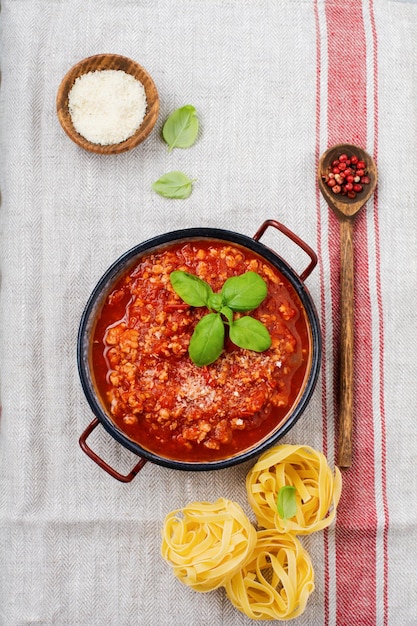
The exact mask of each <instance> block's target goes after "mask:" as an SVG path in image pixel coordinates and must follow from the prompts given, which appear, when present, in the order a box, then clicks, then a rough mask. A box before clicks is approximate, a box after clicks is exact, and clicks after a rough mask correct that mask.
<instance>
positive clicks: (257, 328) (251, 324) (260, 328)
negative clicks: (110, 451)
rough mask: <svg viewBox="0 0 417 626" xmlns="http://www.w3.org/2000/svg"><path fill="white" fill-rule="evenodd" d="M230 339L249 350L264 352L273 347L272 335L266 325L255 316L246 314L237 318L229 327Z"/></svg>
mask: <svg viewBox="0 0 417 626" xmlns="http://www.w3.org/2000/svg"><path fill="white" fill-rule="evenodd" d="M229 337H230V340H231V341H232V342H233V343H234V344H236V345H237V346H239V348H246V349H247V350H254V351H255V352H263V351H264V350H268V348H270V347H271V336H270V334H269V332H268V330H267V329H266V328H265V326H264V325H263V324H262V323H261V322H260V321H259V320H256V319H254V318H253V317H249V315H245V316H244V317H240V318H239V319H237V320H235V321H234V322H233V323H232V324H231V325H230V329H229Z"/></svg>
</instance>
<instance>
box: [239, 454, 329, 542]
mask: <svg viewBox="0 0 417 626" xmlns="http://www.w3.org/2000/svg"><path fill="white" fill-rule="evenodd" d="M287 485H290V486H293V487H295V489H296V501H297V509H296V514H295V516H294V517H292V518H291V519H282V518H281V517H280V515H279V513H278V509H277V497H278V493H279V491H280V489H281V487H284V486H287ZM341 488H342V479H341V474H340V471H339V469H338V468H337V467H336V468H335V472H334V474H333V472H332V471H331V469H330V467H329V465H328V463H327V460H326V457H325V456H324V455H323V454H322V453H321V452H318V451H317V450H314V449H313V448H310V447H309V446H302V445H288V444H283V445H279V446H276V447H274V448H271V449H270V450H269V451H267V452H266V453H265V454H263V455H262V456H261V457H260V458H259V460H258V461H257V463H256V464H255V466H254V467H253V468H252V469H251V470H250V472H249V473H248V475H247V478H246V489H247V494H248V500H249V503H250V505H251V507H252V509H253V511H254V513H255V515H256V518H257V521H258V524H259V526H261V527H263V528H273V529H277V530H278V532H282V533H293V534H298V535H307V534H309V533H312V532H314V531H317V530H321V529H322V528H325V527H326V526H329V524H330V523H331V522H332V521H333V519H334V516H335V514H336V507H337V504H338V502H339V499H340V493H341Z"/></svg>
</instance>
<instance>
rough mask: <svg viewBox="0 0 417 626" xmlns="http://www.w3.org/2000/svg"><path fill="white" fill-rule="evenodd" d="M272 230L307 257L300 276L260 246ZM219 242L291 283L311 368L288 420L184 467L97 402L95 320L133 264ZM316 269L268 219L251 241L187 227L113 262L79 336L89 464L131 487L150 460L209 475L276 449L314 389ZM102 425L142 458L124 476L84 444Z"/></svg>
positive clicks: (312, 257) (87, 310)
mask: <svg viewBox="0 0 417 626" xmlns="http://www.w3.org/2000/svg"><path fill="white" fill-rule="evenodd" d="M269 227H272V228H275V229H277V230H279V231H280V232H281V233H284V235H286V236H287V237H289V238H290V239H291V240H292V241H293V242H295V243H296V244H297V245H298V246H300V247H301V249H302V250H303V251H304V252H305V253H306V254H307V255H308V256H309V259H310V262H309V265H308V266H307V268H306V269H305V270H304V271H303V272H302V273H301V274H300V275H298V274H297V273H296V272H295V271H294V270H293V269H292V268H291V267H290V266H289V265H288V263H286V262H285V261H284V260H283V259H282V258H281V257H280V256H279V255H278V254H277V253H276V252H274V251H273V250H272V249H270V248H269V247H267V246H265V245H264V244H263V243H261V242H260V238H261V237H262V235H263V234H264V233H265V231H266V230H267V228H269ZM207 239H212V240H217V241H219V240H220V241H221V242H225V243H232V244H238V245H240V246H243V247H244V248H248V249H249V250H251V251H254V252H255V253H257V254H258V255H260V256H262V257H264V258H265V259H266V260H267V261H269V262H270V263H271V264H272V265H273V266H274V267H275V268H276V269H278V270H279V271H280V272H281V274H283V275H284V277H285V278H286V279H287V280H288V281H289V282H290V284H291V285H292V286H293V288H294V289H295V291H296V292H297V294H298V297H299V298H300V300H301V303H302V305H303V307H304V310H305V314H306V317H307V321H308V325H309V329H310V335H311V348H310V350H311V354H310V359H309V366H308V369H307V372H306V375H305V380H304V383H303V387H302V389H301V391H300V393H299V394H298V398H297V401H296V403H295V404H294V405H293V406H292V407H291V408H290V409H289V411H288V414H287V416H286V418H284V419H283V420H282V421H281V422H279V424H278V425H277V426H275V427H274V428H273V430H272V431H271V433H270V434H269V435H267V436H266V437H263V439H262V440H261V441H259V442H258V443H256V444H255V445H252V446H251V447H250V448H249V449H247V450H243V451H242V452H240V453H238V454H236V455H234V456H232V457H229V458H225V459H220V460H215V461H212V462H206V461H205V462H184V461H180V460H178V461H177V460H175V459H171V458H164V457H163V456H160V455H159V454H154V453H153V452H152V451H150V450H147V449H145V448H143V447H141V446H140V445H139V444H138V443H136V442H134V441H132V440H131V439H130V438H129V437H128V436H127V435H126V434H125V433H123V432H122V431H121V430H120V429H119V428H118V427H117V426H116V424H115V423H114V421H113V420H112V418H111V417H110V415H109V414H108V412H107V410H106V408H105V406H104V405H103V403H102V402H101V400H100V398H99V395H98V393H97V391H96V388H95V385H94V375H93V372H92V368H91V344H92V336H93V332H94V327H95V323H96V320H97V316H98V315H99V314H100V310H101V308H102V306H103V304H104V302H105V300H106V298H107V296H108V294H109V293H110V292H111V291H112V288H113V287H114V285H115V284H116V283H117V281H118V280H119V279H120V278H121V276H122V275H124V274H125V273H126V272H127V271H128V270H129V268H130V267H132V266H133V265H135V264H136V263H137V262H138V261H139V260H140V258H141V257H143V256H145V255H148V254H150V253H152V252H155V251H157V250H161V249H164V248H165V247H168V246H170V245H172V244H175V243H182V242H184V243H186V242H188V241H198V240H200V241H201V240H207ZM316 264H317V256H316V254H315V253H314V251H313V250H312V249H311V248H310V247H309V246H308V245H307V244H306V243H305V242H304V241H302V240H301V239H300V238H299V237H297V236H296V235H295V234H294V233H293V232H291V231H290V230H289V229H288V228H286V227H285V226H284V225H283V224H280V223H279V222H276V221H274V220H267V221H266V222H264V223H263V224H262V226H261V227H260V228H259V230H258V231H257V232H256V234H255V235H254V237H253V238H251V237H247V236H245V235H241V234H238V233H235V232H232V231H228V230H223V229H215V228H191V229H186V230H178V231H173V232H169V233H166V234H163V235H160V236H157V237H154V238H152V239H149V240H147V241H145V242H143V243H141V244H139V245H137V246H135V247H134V248H132V249H131V250H129V251H127V252H126V253H125V254H123V255H122V256H121V257H120V258H119V259H117V261H115V262H114V263H113V265H111V266H110V267H109V269H108V270H107V271H106V272H105V274H104V275H103V276H102V278H101V279H100V280H99V282H98V283H97V285H96V287H95V288H94V290H93V292H92V294H91V296H90V298H89V300H88V302H87V305H86V307H85V309H84V312H83V314H82V318H81V322H80V327H79V333H78V346H77V347H78V350H77V358H78V370H79V375H80V379H81V384H82V387H83V390H84V393H85V396H86V398H87V401H88V403H89V405H90V407H91V409H92V411H93V413H94V415H95V418H94V419H93V421H92V422H91V423H90V424H89V426H88V427H87V428H86V430H85V431H84V432H83V434H82V435H81V437H80V445H81V448H82V449H83V450H84V452H85V453H86V454H87V455H88V456H89V457H90V458H91V459H93V460H94V461H95V462H96V463H97V464H98V465H99V466H100V467H101V468H103V469H104V470H105V471H106V472H108V473H109V474H110V475H112V476H113V477H114V478H116V479H117V480H120V481H122V482H129V481H130V480H132V479H133V478H134V476H135V475H136V474H137V472H138V471H139V470H140V469H141V467H142V466H143V465H144V464H145V462H146V461H152V462H154V463H157V464H158V465H163V466H165V467H169V468H174V469H181V470H212V469H221V468H225V467H228V466H231V465H235V464H237V463H241V462H243V461H247V460H249V459H251V458H253V457H255V456H258V455H260V454H261V453H262V452H263V451H264V450H266V449H267V448H269V447H270V446H271V445H273V444H275V443H276V442H277V441H278V440H279V439H280V438H281V437H283V435H285V434H286V433H287V432H288V431H289V430H290V429H291V428H292V426H294V424H295V423H296V422H297V420H298V419H299V418H300V416H301V414H302V413H303V411H304V410H305V408H306V406H307V404H308V402H309V401H310V398H311V395H312V393H313V391H314V387H315V384H316V381H317V377H318V374H319V370H320V365H321V334H320V325H319V321H318V317H317V312H316V308H315V306H314V303H313V300H312V298H311V296H310V294H309V292H308V290H307V288H306V286H305V285H304V280H305V279H306V278H307V276H309V274H310V273H311V272H312V270H313V269H314V267H315V266H316ZM99 424H101V425H102V426H103V427H104V428H105V429H106V431H107V432H108V433H110V435H112V437H114V439H116V440H117V441H118V442H119V443H121V444H122V445H123V446H125V447H126V448H127V449H129V450H131V451H132V452H134V453H135V454H137V455H138V456H139V457H140V461H139V463H138V464H137V465H136V466H135V467H134V468H133V470H132V471H131V472H130V473H129V474H127V475H123V474H120V473H119V472H117V471H116V470H115V469H114V468H113V467H111V466H110V465H108V464H107V463H106V462H105V461H103V459H101V458H100V457H99V456H98V455H97V454H96V453H95V452H94V451H93V450H92V449H91V448H90V446H88V445H87V438H88V436H89V435H90V434H91V432H92V431H93V430H94V429H95V428H96V427H97V426H98V425H99Z"/></svg>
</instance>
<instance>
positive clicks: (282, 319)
mask: <svg viewBox="0 0 417 626" xmlns="http://www.w3.org/2000/svg"><path fill="white" fill-rule="evenodd" d="M174 270H183V271H186V272H189V273H191V274H195V275H197V276H199V277H200V278H201V279H203V280H205V281H206V282H208V283H209V284H210V286H211V287H212V289H213V291H214V292H219V291H220V290H221V288H222V285H223V283H224V282H225V280H226V279H227V278H229V277H231V276H239V275H241V274H243V273H245V272H247V271H254V272H257V273H258V274H259V275H260V276H261V277H262V278H263V279H264V280H265V282H266V284H267V287H268V295H267V297H266V298H265V300H264V301H263V302H262V303H261V304H260V306H259V307H258V308H257V309H255V310H254V311H251V312H250V313H249V315H251V316H253V317H255V318H256V319H258V320H260V321H261V322H262V323H263V324H264V325H265V326H266V328H267V329H268V331H269V333H270V335H271V338H272V345H271V347H270V348H269V349H268V350H266V351H265V352H261V353H258V352H254V351H251V350H245V349H242V348H238V347H237V346H235V345H234V344H232V343H231V342H230V340H228V339H226V342H225V348H224V350H223V352H222V354H221V355H220V357H219V358H218V359H217V361H215V362H214V363H212V364H211V365H207V366H204V367H198V366H196V365H194V363H193V362H192V361H191V360H190V357H189V355H188V345H189V341H190V338H191V335H192V333H193V330H194V328H195V326H196V324H197V322H198V321H199V320H200V319H201V317H202V316H203V315H204V314H206V313H207V312H208V310H207V309H206V308H205V307H198V308H193V307H191V306H189V305H187V304H185V303H184V302H183V301H182V300H181V299H180V298H179V296H178V295H177V294H176V293H175V292H174V290H173V288H172V286H171V283H170V278H169V277H170V273H171V272H172V271H174ZM245 314H246V313H238V314H235V315H238V316H239V315H245ZM310 344H311V336H310V330H309V324H308V321H307V319H306V314H305V312H304V309H303V306H302V304H301V301H300V299H299V297H298V295H297V293H296V291H295V289H294V288H293V286H292V285H291V284H290V283H289V281H287V280H286V279H285V277H284V276H283V275H282V274H281V273H280V272H279V271H278V270H277V269H276V268H275V267H274V266H273V265H272V264H270V263H269V262H268V261H266V260H265V259H264V258H263V257H261V256H259V255H257V254H256V253H254V252H252V251H250V250H248V249H247V248H243V247H240V246H238V245H234V244H228V243H225V242H221V241H204V242H200V241H198V242H190V243H181V244H174V245H171V246H170V247H168V248H166V249H164V250H161V251H157V252H154V253H149V254H148V255H147V256H144V257H143V258H141V259H140V260H139V261H138V263H137V264H136V265H135V266H134V267H133V268H132V269H130V270H129V271H128V272H127V273H126V275H124V276H123V277H122V278H121V279H120V280H119V281H118V283H117V284H116V285H115V287H114V288H113V290H112V292H111V293H110V294H109V295H108V297H107V298H106V300H105V302H104V305H103V307H102V310H101V313H100V316H99V319H98V321H97V324H96V327H95V330H94V337H93V347H92V369H93V373H94V378H95V384H96V387H97V391H98V393H99V396H100V397H101V400H102V402H103V404H104V406H105V408H106V411H107V413H108V415H109V416H110V417H111V419H112V420H113V421H114V423H115V424H116V425H117V426H118V428H119V429H120V430H121V431H122V432H123V433H125V434H126V435H127V436H128V437H129V438H130V439H131V440H132V441H134V442H136V443H138V444H139V445H141V446H142V447H144V448H146V449H148V450H150V451H151V452H153V453H155V454H158V455H160V456H163V457H165V458H172V459H176V460H183V461H213V460H218V459H222V458H226V457H228V456H231V455H235V454H236V453H238V452H241V451H242V450H245V449H246V448H249V447H250V446H251V445H253V444H255V443H256V442H257V441H259V440H260V439H262V438H263V437H265V436H266V435H267V434H268V433H270V432H271V431H273V430H274V429H275V428H276V427H277V425H278V424H279V423H280V422H281V421H282V420H283V419H284V417H285V416H286V415H287V414H288V412H289V410H290V409H291V407H292V406H293V405H294V403H295V401H296V399H297V397H298V395H299V393H300V389H301V388H302V386H303V382H304V380H305V377H306V371H307V369H308V365H309V359H310Z"/></svg>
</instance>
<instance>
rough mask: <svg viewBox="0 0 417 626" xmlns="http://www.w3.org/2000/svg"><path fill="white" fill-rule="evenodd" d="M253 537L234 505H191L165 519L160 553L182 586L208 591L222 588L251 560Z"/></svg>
mask: <svg viewBox="0 0 417 626" xmlns="http://www.w3.org/2000/svg"><path fill="white" fill-rule="evenodd" d="M256 537H257V536H256V530H255V528H254V527H253V526H252V524H251V523H250V521H249V519H248V518H247V516H246V515H245V513H244V512H243V510H242V508H241V507H240V506H239V505H238V504H236V503H235V502H232V501H230V500H226V499H225V498H219V499H218V500H217V501H216V502H214V503H210V502H193V503H191V504H188V505H187V506H186V507H184V508H183V509H178V510H176V511H172V512H171V513H169V514H168V515H167V516H166V518H165V522H164V527H163V530H162V548H161V553H162V556H163V557H164V559H165V560H166V561H167V562H168V563H169V564H170V565H171V566H172V569H173V571H174V574H175V576H176V577H177V578H179V580H180V581H181V582H182V583H184V584H185V585H188V586H190V587H192V588H193V589H195V590H196V591H211V590H213V589H216V588H217V587H221V586H224V585H225V583H226V581H227V580H228V579H230V577H231V576H233V574H235V573H236V572H237V571H238V570H240V569H241V568H242V567H243V566H244V564H245V563H246V561H248V559H249V558H251V556H252V554H253V550H254V548H255V544H256Z"/></svg>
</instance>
